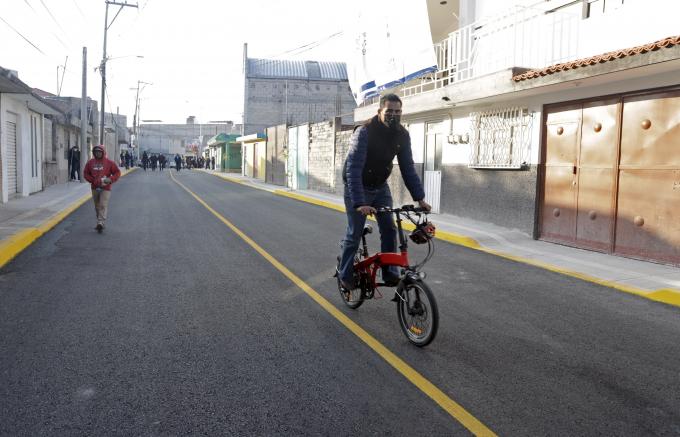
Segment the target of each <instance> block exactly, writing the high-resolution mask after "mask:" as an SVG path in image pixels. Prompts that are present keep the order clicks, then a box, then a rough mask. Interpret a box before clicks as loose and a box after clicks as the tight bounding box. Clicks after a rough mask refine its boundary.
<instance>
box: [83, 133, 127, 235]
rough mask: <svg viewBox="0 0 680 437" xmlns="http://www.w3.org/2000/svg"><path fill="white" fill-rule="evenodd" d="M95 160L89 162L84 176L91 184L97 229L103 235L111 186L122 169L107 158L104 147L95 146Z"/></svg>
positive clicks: (93, 150) (93, 152)
mask: <svg viewBox="0 0 680 437" xmlns="http://www.w3.org/2000/svg"><path fill="white" fill-rule="evenodd" d="M92 154H93V155H94V158H92V159H90V160H89V161H87V164H86V165H85V170H84V171H83V176H84V177H85V180H87V181H88V182H89V183H90V188H91V189H92V200H93V201H94V210H95V212H96V214H97V226H96V227H95V229H96V230H97V232H99V233H101V232H102V231H103V230H104V225H105V223H106V215H107V212H108V207H109V198H110V197H111V185H112V184H113V183H114V182H116V181H117V180H118V178H119V177H120V169H119V168H118V166H117V165H116V163H115V162H113V161H111V160H110V159H108V158H107V157H106V152H105V151H104V147H103V146H94V148H93V149H92Z"/></svg>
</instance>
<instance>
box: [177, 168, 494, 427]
mask: <svg viewBox="0 0 680 437" xmlns="http://www.w3.org/2000/svg"><path fill="white" fill-rule="evenodd" d="M171 177H172V179H173V180H174V181H175V183H177V184H178V185H179V186H180V187H182V188H183V189H184V190H185V191H186V192H187V193H189V194H190V195H191V196H192V197H193V198H194V199H196V201H197V202H198V203H200V204H201V205H203V206H204V207H205V208H206V209H207V210H208V211H210V212H211V213H212V214H213V215H214V216H215V217H217V218H218V219H219V220H220V221H221V222H222V223H224V224H225V225H226V226H227V227H228V228H229V229H231V230H232V231H233V232H234V233H235V234H236V235H238V236H239V237H240V238H241V239H242V240H243V241H245V242H246V243H247V244H248V245H249V246H250V247H252V248H253V249H254V250H255V251H256V252H257V253H259V254H260V255H261V256H262V257H263V258H264V259H266V260H267V261H269V263H270V264H271V265H273V266H274V267H275V268H276V269H277V270H278V271H280V272H281V273H283V275H284V276H286V277H287V278H288V279H290V280H291V281H292V282H293V283H294V284H295V285H296V286H298V287H299V288H300V289H301V290H302V291H304V292H305V293H306V294H307V295H308V296H309V297H311V298H312V299H313V300H314V301H315V302H316V303H317V304H319V306H321V307H322V308H323V309H325V310H326V311H327V312H328V313H329V314H330V315H331V316H333V317H334V318H335V319H336V320H338V321H339V322H340V323H342V324H343V325H344V326H345V327H346V328H347V329H349V330H350V331H351V332H352V333H353V334H354V335H356V336H357V337H359V339H361V340H362V341H363V342H364V343H366V344H367V345H368V347H370V348H371V349H373V351H374V352H376V353H377V354H378V355H379V356H380V357H381V358H382V359H384V360H385V361H386V362H387V363H388V364H389V365H391V366H392V367H393V368H394V369H395V370H397V371H398V372H399V373H401V374H402V375H403V376H404V377H405V378H406V379H408V380H409V381H410V382H411V383H412V384H413V385H415V386H416V387H417V388H418V389H420V391H422V392H423V393H425V394H426V395H427V396H428V397H430V398H431V399H432V400H434V401H435V402H436V403H437V405H439V406H440V407H441V408H442V409H443V410H444V411H446V412H447V413H448V414H449V415H451V416H452V417H453V418H454V419H455V420H456V421H458V422H459V423H460V424H461V425H463V426H464V427H465V428H467V429H468V430H469V431H470V432H472V433H474V434H475V435H484V436H495V435H496V434H495V433H494V432H493V431H491V430H490V429H489V428H487V427H486V426H485V425H484V424H483V423H482V422H480V421H479V420H478V419H477V418H475V417H474V416H473V415H472V414H470V413H469V412H467V410H465V408H463V407H462V406H461V405H460V404H458V403H457V402H455V401H454V400H453V399H451V398H450V397H449V396H447V395H446V394H445V393H444V392H443V391H441V390H440V389H439V388H437V387H436V386H435V385H434V384H433V383H432V382H430V381H429V380H428V379H426V378H425V377H424V376H422V375H421V374H420V373H419V372H418V371H416V370H415V369H414V368H413V367H411V366H409V365H408V364H407V363H406V362H405V361H404V360H402V359H401V358H399V357H398V356H397V355H395V354H394V353H393V352H392V351H390V350H389V349H388V348H387V347H386V346H384V345H383V344H382V343H380V342H379V341H378V340H377V339H375V338H374V337H373V336H372V335H371V334H369V333H368V332H367V331H366V330H364V329H363V328H362V327H361V326H359V325H358V324H357V323H355V322H354V321H352V319H350V318H349V317H347V316H346V315H345V314H343V313H342V312H341V311H340V310H338V309H337V308H336V307H335V306H334V305H333V304H331V303H330V302H329V301H328V300H327V299H326V298H324V297H323V296H321V295H320V294H319V293H318V292H317V291H315V290H314V289H313V288H312V287H310V286H309V285H308V284H307V283H306V282H304V281H303V280H302V279H300V278H299V277H298V276H297V275H295V274H294V273H293V272H291V271H290V270H289V269H288V268H287V267H286V266H284V265H283V264H282V263H281V262H279V261H278V260H277V259H276V258H274V257H273V256H271V255H270V254H269V253H268V252H267V251H266V250H264V249H263V248H262V247H261V246H260V245H259V244H257V243H256V242H255V241H254V240H252V239H251V238H250V237H248V236H247V235H246V234H245V233H243V232H242V231H241V230H240V229H238V228H237V227H236V226H235V225H233V224H232V223H231V222H230V221H229V220H227V219H226V218H225V217H224V216H222V215H221V214H220V213H219V212H217V211H216V210H214V209H213V208H212V207H211V206H210V205H208V204H207V203H206V202H205V201H204V200H203V199H201V198H200V197H198V196H197V195H196V194H194V192H193V191H191V190H190V189H188V188H187V187H186V186H184V184H182V183H181V182H179V181H178V180H177V179H175V177H174V176H172V174H171Z"/></svg>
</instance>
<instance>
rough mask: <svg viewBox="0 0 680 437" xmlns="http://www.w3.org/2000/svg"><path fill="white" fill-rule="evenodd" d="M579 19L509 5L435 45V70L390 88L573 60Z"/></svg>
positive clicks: (426, 87)
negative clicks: (495, 14)
mask: <svg viewBox="0 0 680 437" xmlns="http://www.w3.org/2000/svg"><path fill="white" fill-rule="evenodd" d="M580 23H581V16H580V15H578V14H574V13H572V12H560V11H553V12H546V11H545V10H543V9H540V8H532V7H521V6H515V7H513V8H512V9H509V10H508V11H506V12H505V13H503V14H500V15H497V16H494V17H491V18H487V19H484V20H480V21H478V22H475V23H472V24H470V25H468V26H464V27H461V28H460V29H458V30H456V31H455V32H453V33H451V34H450V35H449V37H448V38H447V39H445V40H443V41H440V42H438V43H436V44H435V45H434V50H435V54H436V57H437V66H438V70H437V71H436V72H434V73H430V74H427V75H425V76H422V77H420V78H417V79H415V80H413V81H411V82H410V83H407V84H405V85H404V86H403V87H402V88H401V89H400V90H398V91H395V92H398V93H399V94H400V95H401V96H402V97H408V96H412V95H416V94H420V93H423V92H427V91H432V90H436V89H439V88H443V87H446V86H448V85H450V84H453V83H456V82H460V81H464V80H469V79H474V78H477V77H480V76H483V75H486V74H490V73H494V72H498V71H502V70H505V69H509V68H513V67H524V68H544V67H547V66H549V65H553V64H557V63H560V62H566V61H569V60H573V59H576V58H577V57H578V39H579V28H580ZM376 101H377V98H372V99H369V100H366V102H364V105H369V104H372V103H375V102H376Z"/></svg>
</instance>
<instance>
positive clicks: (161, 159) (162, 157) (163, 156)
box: [158, 153, 165, 171]
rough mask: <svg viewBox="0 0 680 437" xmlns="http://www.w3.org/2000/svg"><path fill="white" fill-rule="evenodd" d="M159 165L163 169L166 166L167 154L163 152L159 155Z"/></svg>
mask: <svg viewBox="0 0 680 437" xmlns="http://www.w3.org/2000/svg"><path fill="white" fill-rule="evenodd" d="M158 167H159V168H160V169H161V171H163V169H164V168H165V155H163V154H162V153H161V154H160V155H159V156H158Z"/></svg>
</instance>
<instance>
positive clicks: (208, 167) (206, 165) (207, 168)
mask: <svg viewBox="0 0 680 437" xmlns="http://www.w3.org/2000/svg"><path fill="white" fill-rule="evenodd" d="M205 169H206V170H210V158H205Z"/></svg>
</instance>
